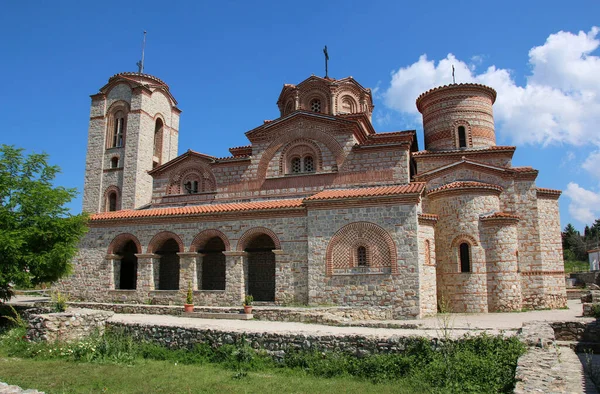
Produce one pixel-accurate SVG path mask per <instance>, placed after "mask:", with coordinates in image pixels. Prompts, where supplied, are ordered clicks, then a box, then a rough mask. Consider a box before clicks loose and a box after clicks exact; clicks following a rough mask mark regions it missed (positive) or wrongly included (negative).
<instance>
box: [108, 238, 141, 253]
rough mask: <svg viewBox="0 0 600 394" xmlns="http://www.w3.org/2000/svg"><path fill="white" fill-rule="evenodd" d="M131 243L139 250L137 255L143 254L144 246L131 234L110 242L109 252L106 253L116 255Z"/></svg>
mask: <svg viewBox="0 0 600 394" xmlns="http://www.w3.org/2000/svg"><path fill="white" fill-rule="evenodd" d="M129 241H132V242H133V243H134V244H135V248H136V250H137V252H136V253H142V244H141V243H140V241H139V240H138V239H137V237H136V236H135V235H133V234H130V233H123V234H119V235H117V236H116V237H114V238H113V240H112V241H111V242H110V245H108V250H107V252H106V253H107V254H115V253H116V252H118V251H119V250H120V249H122V248H123V247H124V246H125V245H126V244H127V242H129Z"/></svg>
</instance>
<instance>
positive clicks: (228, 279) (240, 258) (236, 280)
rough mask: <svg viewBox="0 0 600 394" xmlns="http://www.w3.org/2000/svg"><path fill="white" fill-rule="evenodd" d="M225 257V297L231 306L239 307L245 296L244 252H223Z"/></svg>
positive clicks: (246, 261)
mask: <svg viewBox="0 0 600 394" xmlns="http://www.w3.org/2000/svg"><path fill="white" fill-rule="evenodd" d="M223 254H224V255H225V297H226V298H227V301H228V302H230V303H231V304H232V305H233V306H235V305H241V304H242V302H243V301H244V296H245V295H246V282H247V280H246V279H245V276H246V275H247V273H246V271H247V269H246V265H247V264H248V253H246V252H236V251H230V252H223Z"/></svg>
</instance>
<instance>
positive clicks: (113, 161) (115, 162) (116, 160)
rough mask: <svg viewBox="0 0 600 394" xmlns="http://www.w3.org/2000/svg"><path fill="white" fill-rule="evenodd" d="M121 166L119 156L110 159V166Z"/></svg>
mask: <svg viewBox="0 0 600 394" xmlns="http://www.w3.org/2000/svg"><path fill="white" fill-rule="evenodd" d="M118 166H119V158H118V157H113V158H112V159H110V168H117V167H118Z"/></svg>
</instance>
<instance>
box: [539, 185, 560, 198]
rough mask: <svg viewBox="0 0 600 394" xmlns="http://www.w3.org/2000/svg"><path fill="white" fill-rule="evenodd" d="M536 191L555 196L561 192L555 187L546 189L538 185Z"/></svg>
mask: <svg viewBox="0 0 600 394" xmlns="http://www.w3.org/2000/svg"><path fill="white" fill-rule="evenodd" d="M537 191H538V192H540V193H544V194H552V195H555V196H560V195H561V194H562V190H556V189H546V188H543V187H538V188H537Z"/></svg>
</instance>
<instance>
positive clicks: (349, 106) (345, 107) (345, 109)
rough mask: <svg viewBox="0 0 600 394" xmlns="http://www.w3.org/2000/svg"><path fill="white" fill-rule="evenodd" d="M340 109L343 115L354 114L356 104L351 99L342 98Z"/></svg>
mask: <svg viewBox="0 0 600 394" xmlns="http://www.w3.org/2000/svg"><path fill="white" fill-rule="evenodd" d="M340 109H341V112H342V113H346V114H352V113H354V112H356V103H355V102H354V100H353V99H352V98H351V97H348V96H345V97H344V98H342V103H341V105H340Z"/></svg>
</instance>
